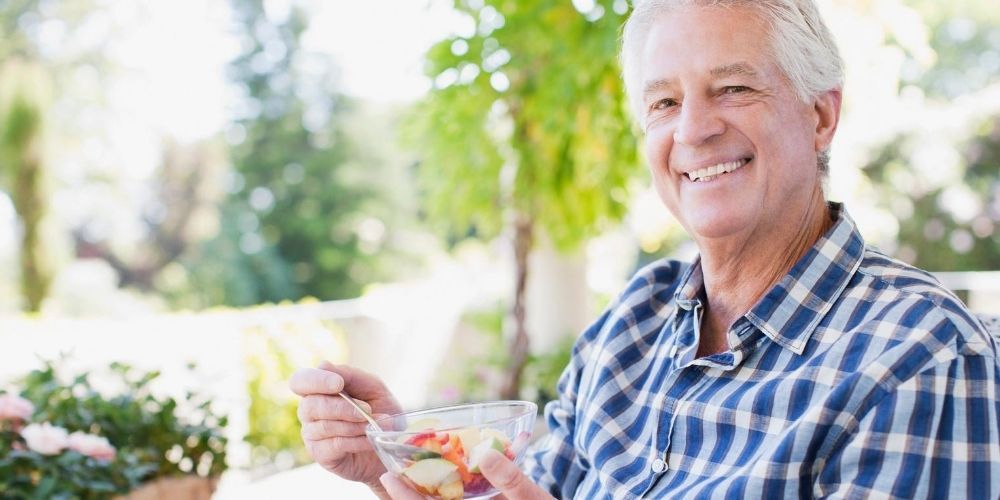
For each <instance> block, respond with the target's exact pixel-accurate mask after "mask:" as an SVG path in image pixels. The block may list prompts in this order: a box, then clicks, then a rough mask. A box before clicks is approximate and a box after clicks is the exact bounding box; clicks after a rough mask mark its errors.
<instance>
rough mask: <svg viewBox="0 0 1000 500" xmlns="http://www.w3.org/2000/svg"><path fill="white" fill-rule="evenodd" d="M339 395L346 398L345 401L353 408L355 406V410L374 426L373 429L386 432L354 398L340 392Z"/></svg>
mask: <svg viewBox="0 0 1000 500" xmlns="http://www.w3.org/2000/svg"><path fill="white" fill-rule="evenodd" d="M337 394H340V397H342V398H344V400H345V401H347V402H348V403H351V406H353V407H354V409H355V410H358V413H360V414H361V415H362V416H363V417H365V420H367V421H368V423H369V424H371V425H372V428H373V429H375V430H376V431H378V432H384V431H383V430H382V427H380V426H379V425H378V422H376V421H375V418H374V417H372V416H371V415H370V414H369V413H368V412H367V411H365V410H364V409H363V408H361V405H359V404H358V403H357V402H356V401H354V398H352V397H350V396H348V395H347V394H346V393H344V392H338V393H337Z"/></svg>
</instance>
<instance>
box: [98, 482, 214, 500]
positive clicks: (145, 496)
mask: <svg viewBox="0 0 1000 500" xmlns="http://www.w3.org/2000/svg"><path fill="white" fill-rule="evenodd" d="M218 482H219V478H217V477H199V476H178V477H168V478H163V479H157V480H155V481H152V482H150V483H146V484H144V485H142V486H141V487H140V488H139V489H136V490H134V491H132V492H130V493H129V494H128V495H125V496H120V497H115V500H168V499H169V500H209V499H211V498H212V493H214V492H215V486H216V485H217V484H218Z"/></svg>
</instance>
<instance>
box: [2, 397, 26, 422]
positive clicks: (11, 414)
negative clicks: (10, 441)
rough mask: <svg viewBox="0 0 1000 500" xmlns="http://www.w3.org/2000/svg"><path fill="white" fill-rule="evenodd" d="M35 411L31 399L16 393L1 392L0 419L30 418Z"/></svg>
mask: <svg viewBox="0 0 1000 500" xmlns="http://www.w3.org/2000/svg"><path fill="white" fill-rule="evenodd" d="M32 413H35V405H33V404H31V401H28V400H27V399H24V398H22V397H21V396H18V395H16V394H0V420H28V419H29V418H31V414H32Z"/></svg>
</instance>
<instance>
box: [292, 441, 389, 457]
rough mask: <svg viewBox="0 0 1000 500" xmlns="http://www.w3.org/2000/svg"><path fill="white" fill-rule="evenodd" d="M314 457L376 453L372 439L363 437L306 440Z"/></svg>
mask: <svg viewBox="0 0 1000 500" xmlns="http://www.w3.org/2000/svg"><path fill="white" fill-rule="evenodd" d="M305 444H306V446H307V447H308V448H309V454H310V455H312V456H313V457H335V458H339V457H342V456H344V455H347V454H351V453H374V452H375V449H374V448H372V443H371V441H368V439H367V438H363V437H332V438H327V439H321V440H319V441H309V440H305Z"/></svg>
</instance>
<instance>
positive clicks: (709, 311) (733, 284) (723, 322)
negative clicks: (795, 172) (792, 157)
mask: <svg viewBox="0 0 1000 500" xmlns="http://www.w3.org/2000/svg"><path fill="white" fill-rule="evenodd" d="M811 200H812V201H810V202H809V203H808V204H807V205H806V207H805V208H806V209H805V210H803V211H802V216H801V218H800V219H799V220H796V221H788V222H787V223H785V224H775V225H774V226H781V227H769V228H767V229H765V230H760V231H757V232H756V234H754V233H751V234H748V235H745V236H744V237H743V238H741V239H740V241H737V242H733V241H726V242H707V244H705V245H702V244H699V248H700V250H701V267H702V274H703V276H704V283H705V293H706V295H707V297H708V304H707V306H706V310H705V314H704V316H703V317H702V318H703V319H702V332H701V335H700V338H701V341H700V342H699V348H698V352H699V355H706V354H713V353H716V352H722V351H724V350H726V349H727V348H728V346H727V344H726V332H727V331H728V330H729V328H730V326H731V325H732V324H733V322H735V321H736V319H737V318H739V317H740V316H742V315H744V314H746V312H747V311H749V310H750V308H751V307H753V305H754V304H755V303H757V301H758V300H760V298H761V296H763V295H764V293H766V292H767V291H768V290H770V289H771V287H773V286H774V285H775V284H776V283H777V282H778V280H780V279H781V278H782V277H783V276H785V275H786V274H787V273H788V271H789V270H790V269H791V268H792V266H793V265H795V263H796V262H797V261H798V260H799V259H800V258H801V257H802V256H803V255H805V253H806V252H808V251H809V249H810V248H812V246H813V245H815V244H816V242H817V241H818V240H819V239H820V237H822V236H823V234H824V233H826V231H827V230H828V229H829V228H830V226H832V225H833V221H832V220H831V219H830V216H829V212H828V209H827V206H826V201H825V200H824V198H823V195H822V188H821V187H820V186H818V185H817V186H816V192H814V193H813V196H812V197H811ZM778 249H782V250H780V251H777V250H778Z"/></svg>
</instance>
